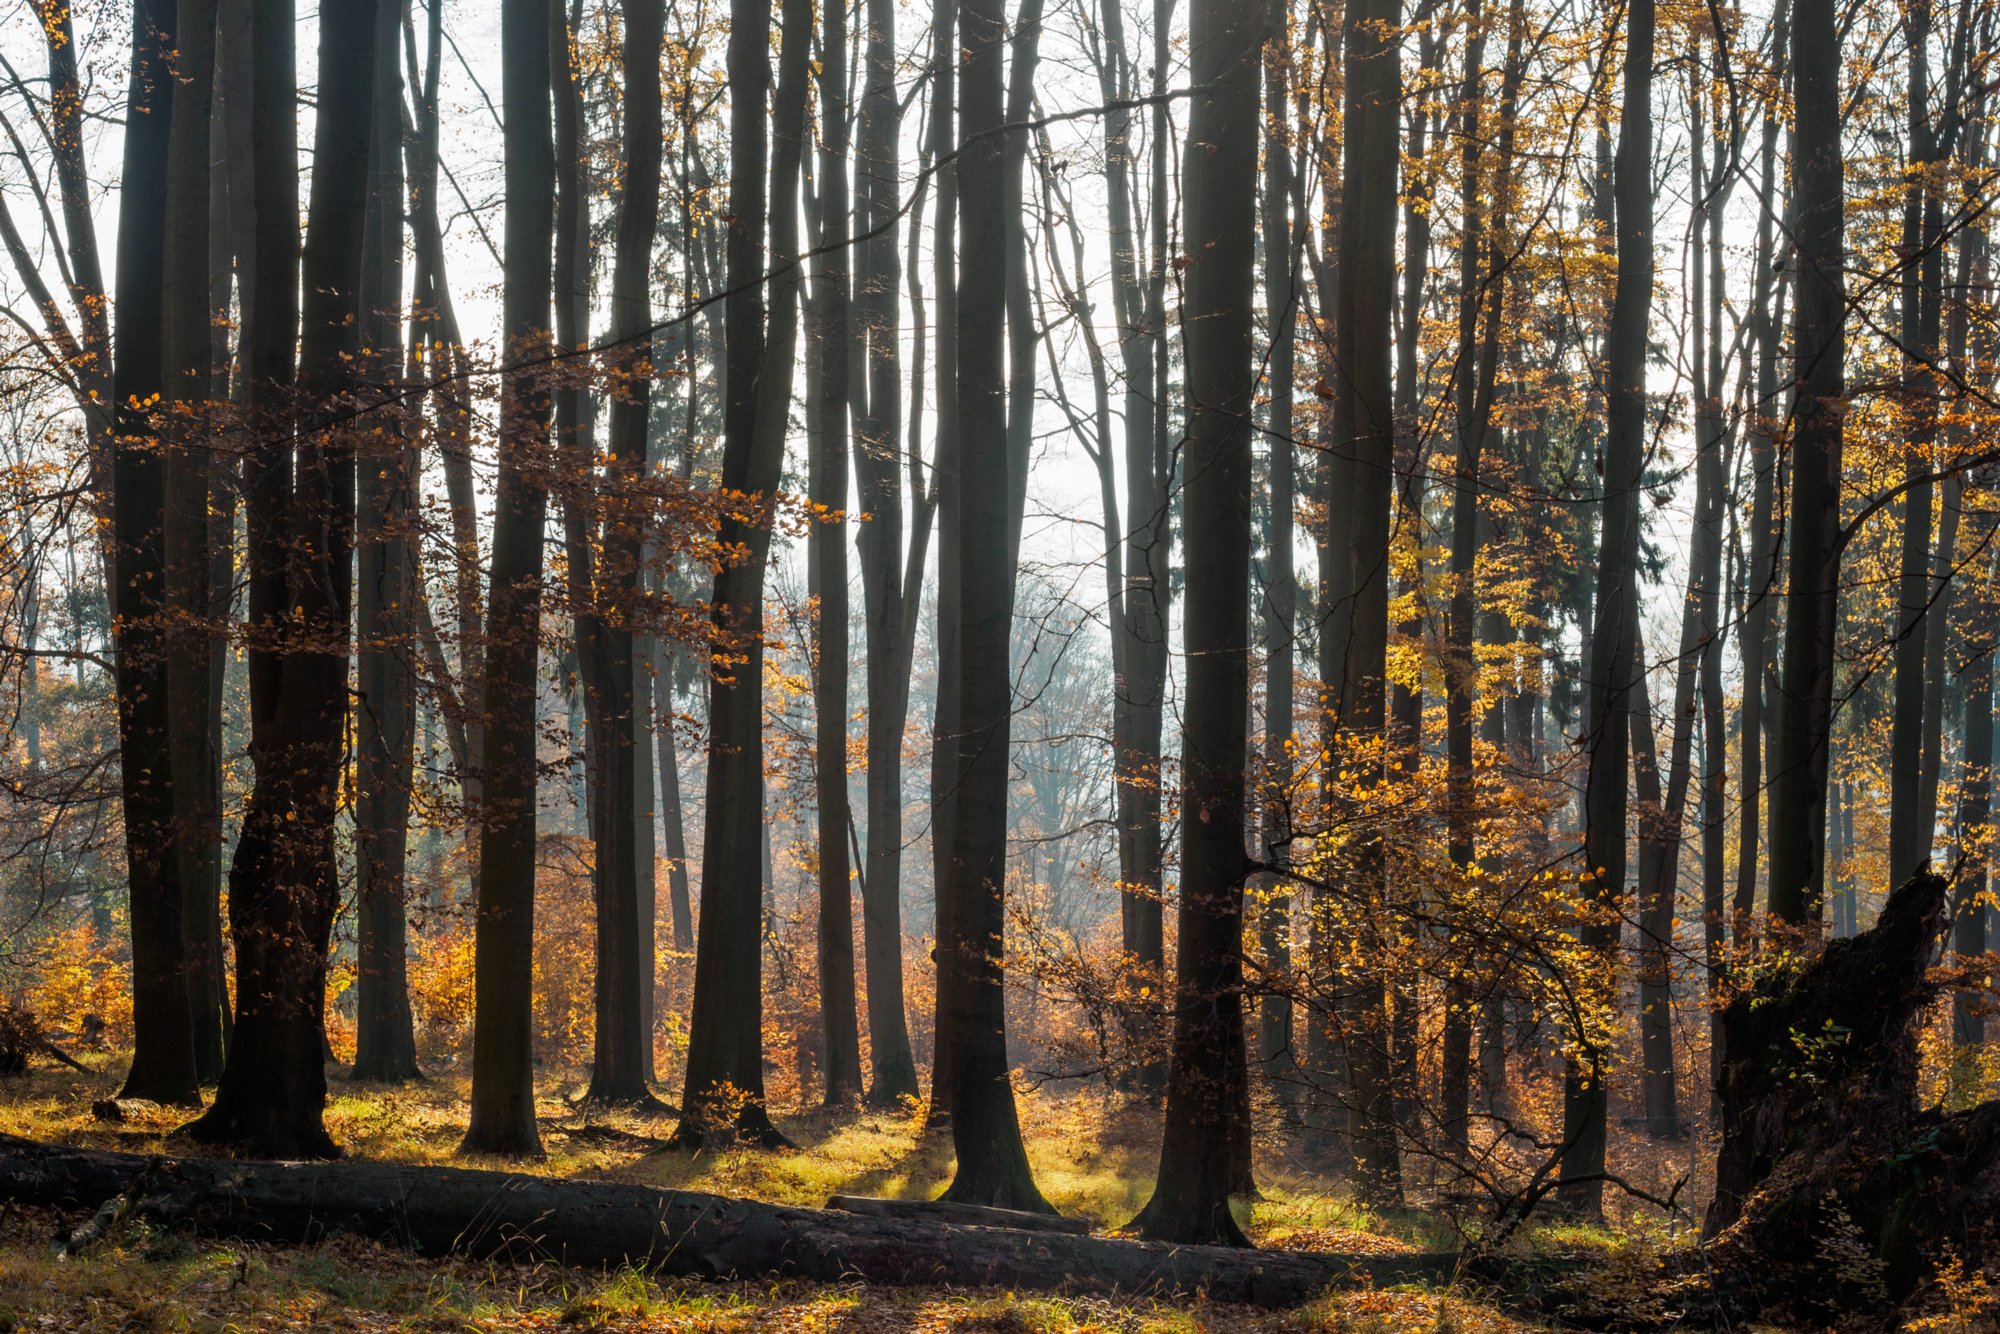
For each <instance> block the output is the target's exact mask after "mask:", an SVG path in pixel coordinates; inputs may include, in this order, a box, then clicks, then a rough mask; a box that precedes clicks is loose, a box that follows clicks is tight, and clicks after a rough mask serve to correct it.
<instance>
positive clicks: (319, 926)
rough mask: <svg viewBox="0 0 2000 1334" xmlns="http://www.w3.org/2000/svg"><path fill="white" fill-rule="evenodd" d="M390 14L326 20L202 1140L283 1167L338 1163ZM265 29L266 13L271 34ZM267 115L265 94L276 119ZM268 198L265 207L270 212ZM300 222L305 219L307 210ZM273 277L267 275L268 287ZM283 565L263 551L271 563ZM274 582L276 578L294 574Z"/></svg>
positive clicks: (359, 10)
mask: <svg viewBox="0 0 2000 1334" xmlns="http://www.w3.org/2000/svg"><path fill="white" fill-rule="evenodd" d="M375 9H376V5H375V2H374V0H356V3H354V4H353V5H351V6H342V7H340V8H337V9H334V8H329V9H327V10H325V11H323V12H322V14H321V18H320V42H319V61H318V64H319V90H320V96H321V97H322V99H324V100H323V102H322V105H321V110H320V114H319V117H318V120H317V121H316V123H315V127H314V144H313V161H314V168H313V178H312V194H311V198H310V200H309V201H308V205H307V222H306V245H305V250H304V263H303V267H302V271H301V274H300V291H301V292H302V293H303V298H304V299H303V305H302V309H301V312H300V342H299V373H298V390H299V401H300V405H301V407H300V411H301V420H300V423H299V427H300V429H299V436H298V443H297V446H296V453H297V462H296V471H295V472H294V474H293V476H292V478H291V487H290V495H289V498H288V499H289V504H290V508H291V512H292V514H293V516H294V525H293V527H292V529H291V533H290V537H291V541H290V543H289V544H288V545H289V548H290V550H289V551H287V552H285V553H284V555H285V557H286V558H287V563H286V564H285V566H284V567H283V569H284V575H283V578H284V581H285V597H286V602H285V603H284V604H282V605H284V606H288V607H289V608H290V610H291V614H290V616H289V617H288V618H287V619H286V620H285V621H284V623H283V625H282V627H281V629H280V631H279V633H278V635H277V640H276V643H275V645H273V646H271V647H268V648H264V649H261V650H260V653H261V654H263V655H266V661H265V663H264V664H263V665H264V670H265V672H266V673H267V675H266V678H265V679H266V681H267V682H268V684H269V685H270V686H271V687H274V689H273V690H272V694H271V697H270V699H269V705H268V710H267V711H266V712H265V713H264V714H263V715H262V716H261V717H260V716H258V715H256V714H255V713H254V712H253V716H252V735H251V742H250V749H251V760H252V763H253V766H254V769H255V782H254V786H253V787H252V788H251V792H250V797H249V800H248V802H247V803H246V806H245V809H244V814H243V828H242V833H241V835H240V836H239V839H238V842H237V849H236V858H235V861H234V862H233V863H232V864H231V867H230V881H229V900H230V913H229V918H230V931H231V934H232V936H233V937H234V940H235V945H236V977H237V986H236V994H237V1014H236V1031H235V1036H234V1040H233V1041H232V1043H231V1045H230V1049H229V1059H228V1062H227V1063H226V1064H225V1066H224V1067H223V1071H222V1081H221V1084H220V1085H219V1086H218V1087H217V1089H216V1095H215V1105H214V1106H213V1107H211V1108H210V1109H209V1111H208V1113H207V1114H206V1115H204V1116H203V1117H202V1118H201V1119H200V1120H198V1121H196V1122H194V1123H193V1124H192V1125H190V1126H189V1127H188V1128H187V1133H188V1134H189V1135H190V1136H191V1137H193V1138H194V1139H196V1140H197V1141H200V1142H206V1143H229V1144H235V1145H240V1146H242V1147H244V1148H245V1149H247V1150H249V1151H250V1152H253V1153H263V1154H267V1155H271V1156H280V1157H331V1156H334V1155H336V1154H338V1152H339V1150H338V1149H337V1148H336V1147H335V1145H334V1143H333V1141H332V1139H331V1137H330V1136H328V1134H327V1132H326V1129H325V1126H324V1123H323V1120H322V1114H323V1112H324V1109H325V1104H326V1067H325V1062H324V1056H323V1052H324V1044H325V1014H324V1010H325V996H326V969H327V962H328V955H329V953H330V951H331V948H332V931H333V918H334V913H335V911H336V909H337V908H338V906H339V893H340V885H339V874H338V868H337V865H336V861H335V846H334V837H335V817H336V813H337V796H338V788H337V785H336V784H334V783H332V782H330V781H328V777H327V776H328V775H329V774H331V773H335V772H337V771H338V766H339V763H340V757H341V752H342V749H343V742H344V737H345V730H346V723H347V688H346V682H347V673H348V667H349V664H350V659H351V655H352V643H353V641H352V620H351V613H352V605H353V587H352V560H353V554H354V523H355V482H356V450H357V436H358V435H359V434H360V431H359V430H358V429H357V428H356V427H355V426H354V425H352V424H350V423H347V422H344V421H343V420H342V418H343V416H344V414H345V413H346V412H347V411H348V410H349V409H350V408H351V406H352V404H353V401H354V399H353V394H354V391H355V390H356V389H357V388H358V386H359V381H358V370H357V367H356V360H357V357H358V354H359V352H360V349H361V338H360V328H361V322H362V314H363V312H362V309H361V285H362V249H363V244H362V243H363V233H364V230H365V226H366V218H367V210H366V209H357V208H355V207H354V206H353V205H354V201H356V200H365V199H366V198H367V197H368V159H369V143H370V138H371V133H372V128H371V127H372V122H373V120H374V92H375V53H376V46H377V42H376V31H375ZM263 17H264V15H263V14H261V13H260V14H259V16H258V18H259V21H260V23H261V20H262V19H263ZM260 54H261V52H260ZM260 63H261V62H260ZM287 100H288V102H289V99H287ZM267 106H268V103H266V102H264V101H263V99H261V98H260V99H259V110H260V112H261V111H262V110H264V109H265V107H267ZM286 114H287V115H288V116H289V115H290V107H289V105H288V106H287V111H286ZM258 119H259V120H260V122H261V121H262V119H263V118H262V116H259V118H258ZM260 128H262V126H261V125H260ZM281 133H282V132H281ZM264 202H265V201H264V197H263V196H262V195H261V194H260V199H259V204H260V209H261V206H262V204H263V203H264ZM271 202H272V203H274V204H275V203H276V201H275V200H272V201H271ZM287 214H288V217H289V216H294V215H293V214H292V210H291V206H288V208H287ZM260 221H261V220H260ZM276 249H277V247H273V250H274V251H275V250H276ZM259 253H260V255H261V254H262V253H263V247H262V245H261V244H260V246H259ZM264 275H265V270H264V268H263V266H262V265H261V264H260V266H259V278H260V281H261V280H262V279H263V277H264ZM263 329H264V336H265V337H266V338H270V337H273V336H275V332H274V330H273V328H272V326H271V325H270V324H265V325H264V326H263ZM256 448H257V450H258V451H259V453H260V454H261V455H263V456H264V458H263V460H261V462H262V467H261V468H260V471H264V472H265V473H266V475H267V476H268V475H269V473H270V471H271V470H272V462H273V461H272V460H271V458H270V456H271V455H274V454H283V453H285V452H287V451H289V450H291V449H292V448H293V445H292V441H291V439H290V438H289V437H288V436H285V435H277V436H264V437H262V438H260V439H259V440H258V441H257V444H256ZM277 554H278V553H275V552H272V551H270V550H268V549H266V550H264V551H262V552H258V551H257V550H256V549H255V548H253V555H260V556H261V558H262V559H264V560H270V559H272V558H273V556H275V555H277ZM266 573H267V574H271V577H272V581H273V583H276V582H277V578H278V576H276V575H275V574H272V573H271V572H269V571H266ZM253 692H254V687H253Z"/></svg>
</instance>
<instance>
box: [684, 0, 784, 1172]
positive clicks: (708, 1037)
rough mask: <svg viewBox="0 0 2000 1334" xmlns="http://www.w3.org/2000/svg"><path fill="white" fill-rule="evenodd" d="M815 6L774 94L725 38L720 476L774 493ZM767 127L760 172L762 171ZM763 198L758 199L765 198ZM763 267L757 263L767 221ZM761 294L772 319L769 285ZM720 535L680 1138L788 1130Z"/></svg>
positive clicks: (756, 527) (740, 0)
mask: <svg viewBox="0 0 2000 1334" xmlns="http://www.w3.org/2000/svg"><path fill="white" fill-rule="evenodd" d="M811 22H812V14H811V6H810V5H809V4H807V3H805V0H785V4H784V9H783V23H782V28H783V35H782V39H781V45H780V48H779V56H778V67H779V68H778V86H777V96H776V99H775V103H774V106H773V108H772V109H771V110H769V111H767V110H766V108H765V104H764V103H765V95H766V90H767V89H768V88H769V87H770V84H771V62H770V58H769V53H768V47H769V24H768V22H767V16H766V14H765V12H764V6H762V5H760V4H757V3H753V2H752V0H733V9H732V19H731V24H730V39H729V86H730V147H729V152H730V208H731V209H732V210H733V214H734V218H735V221H734V222H732V223H731V224H730V227H729V259H728V265H729V279H728V290H729V292H730V296H729V299H728V301H727V303H726V305H727V309H728V326H727V327H728V340H729V341H728V351H729V373H728V384H727V392H728V401H727V406H726V407H725V410H724V425H723V435H724V440H723V459H722V483H723V485H724V486H725V487H728V488H729V489H731V490H732V491H738V492H742V493H745V494H747V495H749V496H752V497H755V498H757V499H756V502H755V503H757V504H758V505H759V506H768V505H770V504H771V503H772V502H773V499H774V496H775V493H776V491H777V488H778V482H779V476H780V472H781V469H782V465H783V462H784V445H785V425H786V415H787V412H788V410H789V408H790V405H791V397H792V373H793V354H794V351H795V348H796V343H797V339H798V295H799V269H798V249H799V243H798V215H797V208H798V191H799V169H800V165H801V162H802V159H803V157H804V150H805V109H806V78H807V54H808V51H809V48H810V46H811V32H810V30H809V29H810V25H811ZM767 135H768V137H769V149H770V151H769V154H768V158H769V176H770V179H769V182H768V188H767V183H766V180H765V169H766V157H767V154H766V136H767ZM767 201H768V203H767ZM767 221H768V224H769V236H768V253H769V257H770V263H771V265H772V267H773V272H772V273H771V275H770V276H769V277H768V278H766V277H765V265H766V246H767V237H766V232H765V228H766V223H767ZM767 290H768V292H769V297H770V303H769V304H770V308H769V317H768V326H767V321H766V311H765V292H766V291H767ZM721 539H722V540H723V541H724V542H726V543H740V544H741V545H742V547H743V550H744V553H745V554H744V557H743V559H741V560H740V561H738V562H737V563H734V564H731V565H729V566H727V567H726V568H724V569H723V571H722V572H721V573H720V574H718V575H717V576H716V580H715V593H714V596H713V598H712V599H711V603H712V606H713V608H714V619H715V624H716V628H717V630H718V631H719V632H720V634H721V640H722V644H723V645H724V647H725V648H726V650H727V652H728V654H729V660H728V661H718V662H716V663H714V664H713V665H714V667H715V669H716V670H714V671H712V672H711V674H710V677H709V695H708V700H709V703H708V725H709V742H708V833H707V837H706V838H705V839H704V840H703V846H702V874H701V935H700V936H699V937H698V938H697V940H696V942H695V981H694V1008H693V1013H692V1015H691V1016H690V1020H689V1038H688V1063H687V1089H686V1094H685V1096H684V1097H683V1099H682V1103H681V1107H682V1115H683V1118H684V1119H683V1120H682V1122H681V1124H680V1128H679V1129H678V1130H676V1131H675V1132H674V1140H675V1143H677V1144H679V1145H681V1146H684V1147H688V1148H698V1147H700V1146H701V1145H702V1144H703V1143H705V1142H706V1141H707V1140H708V1139H709V1138H710V1137H712V1136H716V1135H723V1136H728V1135H735V1134H741V1135H744V1136H747V1137H748V1138H750V1139H753V1140H756V1141H759V1142H763V1143H768V1144H782V1143H783V1142H784V1137H783V1136H781V1135H780V1134H779V1133H778V1131H777V1129H776V1127H774V1126H773V1125H772V1124H771V1119H770V1112H769V1110H768V1109H767V1108H766V1106H765V1104H764V1051H763V1047H764V1042H763V1013H764V998H763V948H762V941H763V933H762V929H761V928H762V923H763V913H762V907H763V902H762V900H763V876H762V875H761V874H760V870H761V867H762V865H763V855H762V852H761V850H760V843H761V842H762V840H763V838H764V835H765V831H766V830H765V821H764V800H763V779H764V772H763V766H764V710H763V672H764V646H763V613H764V563H765V560H766V558H767V557H768V555H769V552H770V544H771V528H770V525H769V523H767V522H757V521H750V522H746V521H745V520H743V519H741V518H728V519H725V520H724V522H723V525H722V532H721Z"/></svg>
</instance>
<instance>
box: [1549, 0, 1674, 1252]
mask: <svg viewBox="0 0 2000 1334" xmlns="http://www.w3.org/2000/svg"><path fill="white" fill-rule="evenodd" d="M1653 23H1654V15H1653V0H1634V3H1633V4H1632V6H1631V8H1630V9H1629V11H1628V12H1627V24H1626V32H1625V88H1624V105H1623V108H1622V111H1621V116H1620V120H1619V129H1618V159H1617V165H1616V168H1615V174H1614V178H1613V182H1614V183H1613V189H1614V192H1615V195H1616V199H1617V227H1618V277H1617V286H1616V290H1615V293H1614V296H1613V299H1612V306H1611V332H1610V338H1609V344H1610V346H1609V364H1608V366H1607V369H1606V373H1605V384H1606V399H1607V403H1606V409H1607V412H1606V415H1607V418H1608V421H1607V429H1606V433H1605V443H1604V520H1603V529H1602V536H1601V537H1600V539H1599V549H1598V573H1597V594H1596V608H1595V620H1594V622H1593V624H1592V626H1591V634H1590V646H1589V648H1590V652H1589V664H1588V677H1587V688H1586V694H1587V700H1586V705H1585V710H1586V717H1585V724H1584V729H1585V730H1584V747H1585V751H1586V753H1587V754H1588V756H1589V773H1588V777H1587V778H1586V781H1585V788H1584V854H1583V855H1584V877H1585V881H1586V887H1585V904H1584V909H1585V916H1584V918H1583V921H1582V923H1581V925H1580V927H1579V930H1578V936H1579V939H1580V940H1581V942H1582V944H1583V945H1584V947H1585V948H1586V949H1587V950H1590V951H1593V952H1595V953H1596V954H1597V955H1598V956H1599V957H1600V960H1601V966H1602V967H1604V968H1606V969H1610V968H1612V967H1613V966H1614V959H1613V955H1614V951H1615V947H1616V945H1617V941H1618V923H1619V915H1620V913H1621V912H1622V910H1623V904H1624V902H1625V816H1626V783H1627V775H1628V759H1629V751H1628V742H1627V732H1628V728H1629V726H1630V724H1629V721H1628V718H1629V714H1630V711H1631V707H1632V705H1631V695H1632V690H1633V686H1634V684H1635V677H1636V675H1637V673H1638V671H1639V670H1640V669H1639V664H1638V662H1637V657H1638V653H1637V647H1638V616H1639V589H1638V557H1639V489H1640V481H1641V467H1642V465H1643V463H1644V455H1645V448H1646V323H1647V318H1646V317H1647V312H1648V310H1649V308H1650V306H1651V303H1652V296H1653V188H1652V144H1653V110H1652V89H1653ZM1572 1037H1573V1039H1574V1041H1575V1042H1576V1044H1577V1054H1576V1055H1575V1056H1573V1057H1572V1058H1571V1059H1570V1062H1569V1067H1568V1070H1567V1071H1566V1073H1565V1075H1564V1079H1563V1145H1564V1151H1563V1155H1562V1168H1561V1178H1562V1181H1563V1199H1564V1202H1565V1203H1566V1204H1567V1205H1568V1206H1569V1207H1570V1208H1572V1209H1574V1210H1576V1211H1578V1212H1579V1213H1583V1214H1585V1215H1589V1216H1595V1215H1597V1214H1599V1213H1601V1212H1602V1210H1603V1197H1604V1181H1603V1175H1604V1151H1605V1130H1606V1126H1605V1121H1606V1112H1607V1109H1608V1107H1609V1102H1610V1099H1609V1096H1608V1094H1607V1091H1606V1088H1605V1080H1606V1078H1607V1076H1608V1074H1609V1071H1608V1068H1607V1066H1608V1062H1607V1059H1606V1058H1607V1055H1608V1053H1607V1051H1606V1049H1605V1045H1606V1035H1605V1034H1602V1033H1598V1032H1592V1031H1581V1032H1578V1033H1575V1034H1573V1035H1572Z"/></svg>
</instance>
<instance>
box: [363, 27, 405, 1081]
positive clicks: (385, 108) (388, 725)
mask: <svg viewBox="0 0 2000 1334" xmlns="http://www.w3.org/2000/svg"><path fill="white" fill-rule="evenodd" d="M399 10H400V6H397V5H393V4H383V3H380V0H378V4H377V12H376V15H375V87H374V111H373V117H374V142H373V143H372V144H371V145H370V146H369V185H368V190H369V193H368V206H369V218H368V224H367V237H366V240H365V242H364V257H363V261H362V274H361V314H362V320H363V326H364V329H365V331H366V332H365V335H364V339H363V345H364V346H365V347H367V348H369V349H372V350H373V352H374V356H373V357H372V358H371V362H370V372H371V374H373V375H374V376H377V377H379V378H380V379H381V380H383V381H385V382H387V383H390V384H393V383H394V379H395V376H396V375H397V373H398V371H399V370H400V368H401V366H400V363H401V360H402V358H401V355H400V349H401V346H402V304H403V210H404V206H405V203H406V200H405V193H404V189H403V172H402V153H403V148H402V123H401V121H402V110H401V108H402V100H403V81H402V77H401V71H402V56H401V49H400V47H399V45H398V43H399V41H400V39H401V36H402V22H401V19H402V15H401V13H400V12H399ZM378 420H380V421H381V423H382V426H383V428H384V429H383V430H382V431H381V433H380V436H379V438H378V439H376V440H375V441H372V442H371V444H370V447H369V449H368V451H367V453H366V454H365V456H364V457H363V458H362V460H361V465H360V466H361V483H360V496H359V506H360V511H359V516H358V519H357V528H358V544H359V550H358V552H357V554H358V556H359V561H358V569H357V571H356V577H355V598H356V604H355V626H354V629H355V640H356V645H355V647H356V653H357V655H358V663H357V667H356V685H357V688H358V693H359V699H358V700H357V702H356V709H355V720H354V728H355V737H356V743H355V749H356V752H357V754H356V777H355V853H356V856H355V862H356V868H357V875H358V878H359V882H360V884H359V891H358V897H359V906H358V908H357V913H356V915H357V917H358V918H359V922H360V930H359V937H360V939H359V942H358V948H357V953H358V960H357V962H358V976H357V977H356V979H355V984H354V985H355V991H356V993H357V995H356V1006H355V1008H356V1025H355V1044H354V1071H353V1074H354V1078H356V1079H373V1080H381V1081H384V1082H389V1083H400V1082H402V1081H404V1080H409V1079H414V1078H416V1077H417V1075H418V1073H419V1071H418V1069H417V1042H416V1030H415V1026H414V1024H413V1023H412V1020H411V1016H410V987H409V967H408V961H407V958H406V953H407V949H408V935H409V921H408V916H407V912H406V899H405V895H406V894H407V892H408V881H407V877H406V875H405V867H406V864H407V858H408V851H409V827H410V785H411V781H412V780H413V778H414V777H415V771H414V766H415V763H416V678H415V675H414V674H413V672H412V671H411V666H410V662H411V651H412V649H413V647H414V643H415V636H414V633H413V632H414V628H415V627H414V626H413V624H412V620H413V618H412V616H411V608H412V607H413V606H414V599H415V598H416V596H417V583H416V579H415V577H414V576H415V571H414V570H413V568H412V565H411V560H410V556H411V551H410V531H409V522H410V516H411V514H412V512H413V509H414V505H413V501H414V496H413V495H412V494H411V492H412V488H413V487H414V485H415V482H416V473H415V469H414V467H413V464H414V462H415V460H414V453H415V451H414V450H413V449H412V447H411V446H410V444H409V442H408V439H407V434H408V426H409V423H410V421H411V418H410V417H409V416H407V415H405V414H403V413H401V412H400V411H399V410H398V409H396V408H394V407H391V408H388V409H385V410H384V411H383V412H382V413H381V414H380V416H379V418H378Z"/></svg>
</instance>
